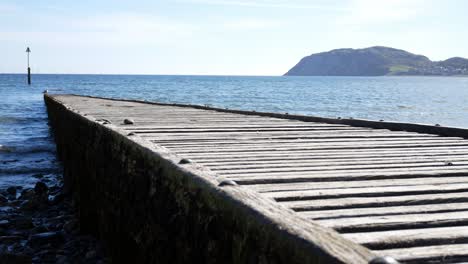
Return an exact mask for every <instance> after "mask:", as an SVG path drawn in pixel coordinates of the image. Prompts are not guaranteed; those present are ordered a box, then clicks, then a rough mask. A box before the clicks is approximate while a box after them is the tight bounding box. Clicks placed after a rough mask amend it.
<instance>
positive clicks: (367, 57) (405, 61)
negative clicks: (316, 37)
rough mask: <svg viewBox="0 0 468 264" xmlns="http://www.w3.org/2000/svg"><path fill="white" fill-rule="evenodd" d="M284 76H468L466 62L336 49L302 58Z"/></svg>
mask: <svg viewBox="0 0 468 264" xmlns="http://www.w3.org/2000/svg"><path fill="white" fill-rule="evenodd" d="M285 75H287V76H384V75H429V76H456V75H468V59H465V58H460V57H454V58H450V59H447V60H444V61H431V60H430V59H429V58H427V57H426V56H422V55H416V54H413V53H410V52H407V51H404V50H399V49H394V48H388V47H381V46H376V47H370V48H365V49H336V50H332V51H329V52H321V53H316V54H312V55H310V56H307V57H304V58H303V59H301V61H299V63H298V64H296V66H294V67H293V68H291V69H290V70H289V71H288V72H287V73H286V74H285Z"/></svg>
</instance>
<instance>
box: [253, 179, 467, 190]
mask: <svg viewBox="0 0 468 264" xmlns="http://www.w3.org/2000/svg"><path fill="white" fill-rule="evenodd" d="M466 182H468V177H463V176H462V177H460V176H459V177H415V178H404V179H400V178H396V179H379V180H363V181H347V180H343V181H328V182H327V181H323V182H295V183H274V184H252V185H249V186H248V187H249V188H251V189H253V190H255V191H257V192H260V193H264V192H279V191H303V190H322V189H337V188H341V189H347V188H372V187H386V186H417V185H425V184H450V183H466Z"/></svg>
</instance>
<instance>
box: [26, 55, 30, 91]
mask: <svg viewBox="0 0 468 264" xmlns="http://www.w3.org/2000/svg"><path fill="white" fill-rule="evenodd" d="M26 52H27V53H28V84H29V85H31V68H30V67H29V53H31V49H29V47H28V48H27V49H26Z"/></svg>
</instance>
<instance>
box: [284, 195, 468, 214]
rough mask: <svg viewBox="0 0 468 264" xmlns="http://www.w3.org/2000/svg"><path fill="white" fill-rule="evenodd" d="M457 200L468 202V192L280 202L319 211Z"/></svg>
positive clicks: (296, 208) (439, 202)
mask: <svg viewBox="0 0 468 264" xmlns="http://www.w3.org/2000/svg"><path fill="white" fill-rule="evenodd" d="M456 202H468V192H455V193H442V194H418V195H399V196H384V197H351V198H334V199H324V200H312V201H286V202H280V204H282V205H283V206H287V207H289V208H291V209H293V210H295V211H317V210H333V209H346V208H371V207H386V206H405V205H424V204H441V203H456Z"/></svg>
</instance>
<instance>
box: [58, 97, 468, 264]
mask: <svg viewBox="0 0 468 264" xmlns="http://www.w3.org/2000/svg"><path fill="white" fill-rule="evenodd" d="M55 99H56V100H59V101H61V102H63V103H64V104H65V105H67V106H68V107H70V108H71V109H72V110H73V111H76V112H78V113H80V114H82V115H87V116H92V117H94V118H95V119H96V121H97V122H100V123H101V124H104V125H106V124H112V125H113V126H116V127H118V128H119V129H121V130H124V131H125V132H126V133H128V136H129V137H139V138H141V139H143V140H145V141H149V142H152V143H154V144H156V145H157V146H161V147H163V148H165V149H167V150H169V151H170V152H171V153H174V154H176V155H177V156H179V157H180V159H181V160H182V162H181V163H182V164H183V163H184V162H189V163H193V164H196V165H197V166H199V167H200V168H201V169H203V170H206V171H209V172H210V173H211V174H213V175H214V176H215V177H217V178H219V179H221V180H222V181H221V182H223V184H227V185H229V184H237V185H238V186H239V188H244V189H246V190H249V191H251V192H254V193H255V194H256V195H258V196H262V197H265V198H268V199H271V200H272V201H275V203H276V204H277V205H278V207H279V208H283V209H284V210H289V209H290V210H292V211H294V212H295V214H296V215H297V216H298V217H299V218H302V219H307V220H308V221H312V222H314V223H318V224H319V225H321V226H324V227H327V228H330V229H333V230H336V231H337V232H338V233H340V234H341V235H342V236H343V237H344V238H346V239H348V240H350V241H352V243H356V244H360V245H363V246H364V247H366V248H368V249H369V250H370V251H371V252H372V253H373V254H375V255H377V256H391V257H393V258H395V259H397V260H399V261H401V262H403V263H406V262H408V263H413V262H414V263H419V262H426V261H432V262H434V263H460V262H463V261H468V177H467V176H468V140H466V139H464V138H462V137H455V136H440V135H437V134H434V133H433V132H434V131H440V132H441V134H445V135H447V134H448V135H450V134H451V133H452V134H453V135H459V136H462V135H463V133H465V134H466V135H467V136H468V132H466V131H464V130H460V129H453V130H451V129H445V128H442V127H438V126H434V127H432V126H431V127H429V126H426V127H425V126H417V125H405V124H403V125H401V124H395V123H392V124H387V125H386V124H385V123H384V122H380V123H379V122H368V123H366V122H367V121H365V122H364V123H362V122H360V121H359V120H355V121H353V120H328V119H317V120H323V122H306V121H300V120H297V119H301V117H295V116H288V115H284V116H281V115H274V114H272V115H268V114H258V115H257V113H252V112H251V113H246V112H243V111H238V112H236V111H232V112H230V111H228V110H226V111H223V110H221V109H218V110H216V109H208V108H206V109H203V107H198V108H196V107H190V106H173V105H164V104H149V103H142V102H134V101H119V100H106V99H99V98H89V97H78V96H55ZM124 119H131V120H132V121H133V124H124V122H123V121H124ZM302 119H303V118H302ZM326 121H330V122H328V123H326ZM353 122H354V123H356V124H358V125H361V124H364V125H366V124H368V127H364V126H352V125H348V124H353ZM340 123H341V124H340ZM346 123H348V124H346ZM379 124H380V125H379ZM372 126H373V127H378V126H383V127H385V126H388V127H389V128H392V129H393V128H397V129H398V128H399V127H402V128H403V129H405V128H409V130H413V131H418V130H419V131H420V132H407V131H396V130H393V131H392V130H389V129H375V128H371V127H372ZM425 130H427V131H428V132H431V133H432V134H429V133H422V132H424V131H425Z"/></svg>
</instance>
